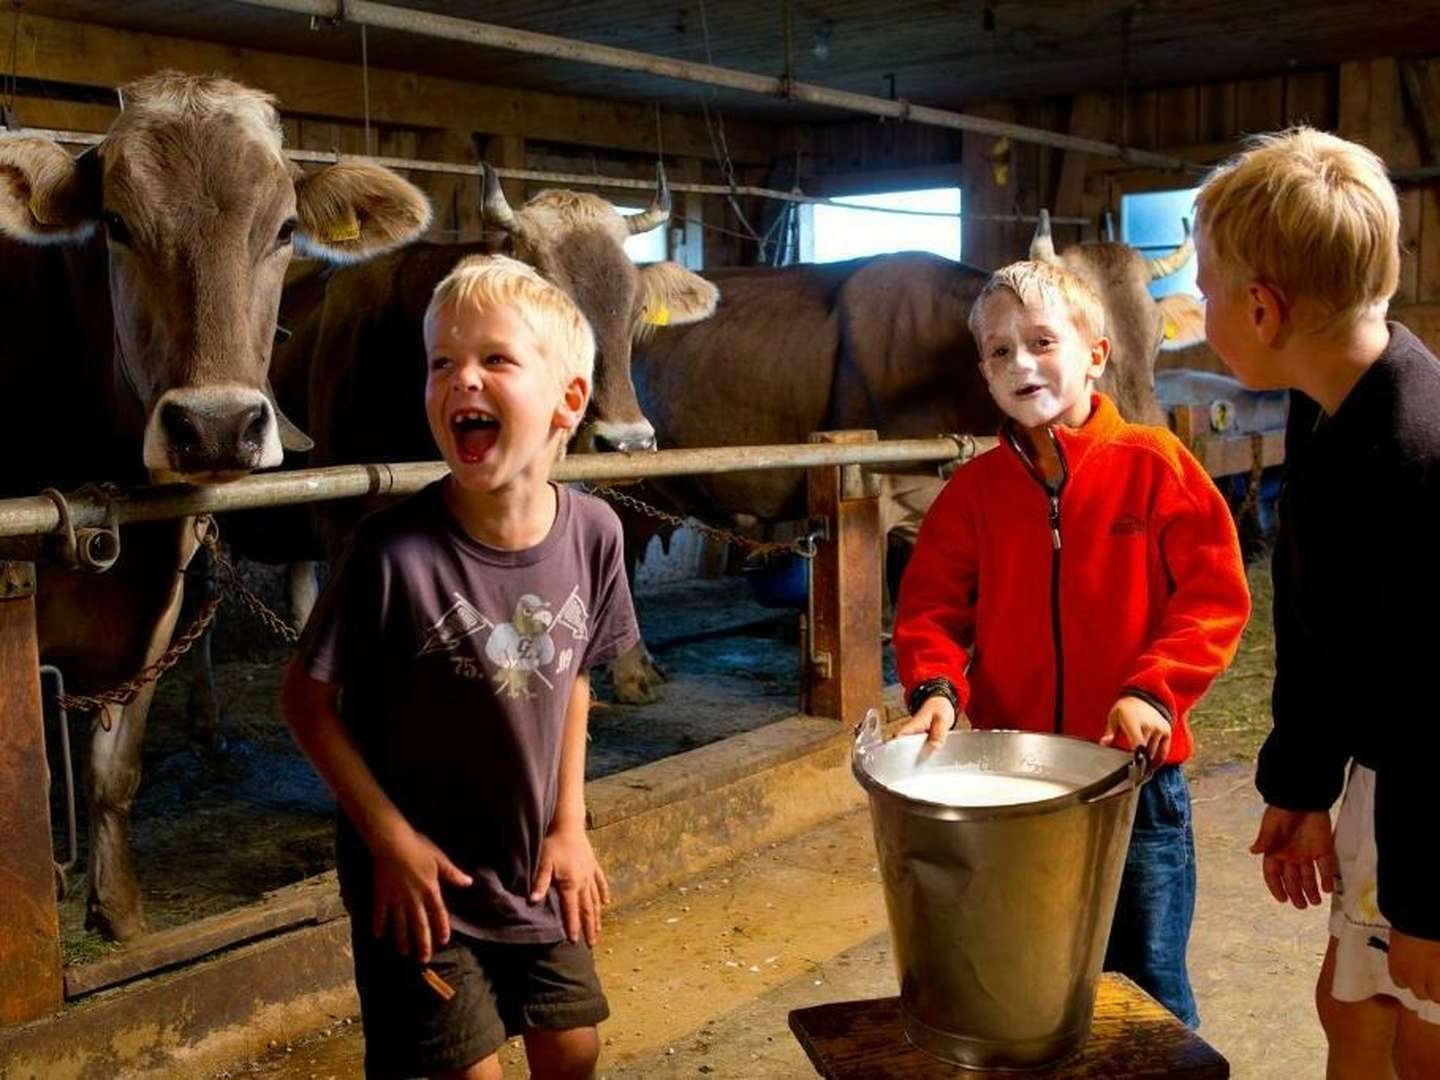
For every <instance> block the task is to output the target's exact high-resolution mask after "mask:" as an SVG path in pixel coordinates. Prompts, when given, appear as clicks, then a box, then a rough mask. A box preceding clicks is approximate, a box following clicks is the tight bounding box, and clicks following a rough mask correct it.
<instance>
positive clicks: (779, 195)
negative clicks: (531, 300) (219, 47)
mask: <svg viewBox="0 0 1440 1080" xmlns="http://www.w3.org/2000/svg"><path fill="white" fill-rule="evenodd" d="M6 133H7V134H13V135H30V136H35V137H38V138H44V139H52V140H54V141H55V142H58V143H68V144H70V145H74V146H94V145H96V144H97V143H99V142H101V141H102V140H103V139H104V136H103V135H93V134H90V133H88V132H83V131H57V130H55V129H53V128H13V129H10V130H9V131H8V132H6ZM283 153H284V154H285V156H286V157H287V158H289V159H290V160H291V161H298V162H302V163H304V164H323V165H333V164H335V163H336V162H340V161H368V162H371V163H372V164H375V165H382V166H384V167H385V168H387V169H407V170H409V171H411V172H430V173H446V174H453V175H455V176H481V175H483V173H484V167H483V166H480V165H466V164H464V163H462V162H455V161H428V160H425V159H422V158H399V157H386V156H384V155H381V154H341V153H339V152H337V151H331V150H300V149H286V150H284V151H283ZM490 168H491V169H493V170H494V172H495V174H496V175H497V176H499V177H500V178H501V179H502V180H524V181H529V182H531V183H537V184H579V185H582V186H588V187H599V188H615V189H624V190H627V191H644V192H646V193H647V194H648V193H651V192H653V191H654V190H655V181H654V180H635V179H632V178H631V177H628V176H600V175H598V174H596V173H567V172H552V171H549V170H545V169H509V168H501V167H497V166H494V165H492V166H490ZM669 186H670V190H671V191H683V192H687V193H690V194H695V195H727V196H728V195H731V194H736V195H745V196H748V197H751V198H756V199H772V200H774V201H776V202H790V203H808V204H810V205H813V206H838V207H842V208H844V209H847V210H861V211H865V212H870V213H877V214H903V215H906V216H908V217H929V218H958V219H961V220H965V221H993V222H1001V223H1008V224H1026V223H1034V222H1036V221H1039V220H1040V217H1039V215H1038V214H967V213H963V212H962V213H959V214H951V213H945V212H943V211H936V210H901V209H887V208H885V207H883V206H857V205H855V204H853V203H843V202H838V201H836V200H835V199H827V198H823V197H821V196H818V195H804V194H800V193H799V192H794V191H779V190H776V189H774V188H763V187H754V186H752V185H748V184H747V185H741V186H739V187H736V188H735V189H734V191H733V192H732V191H731V189H730V188H728V187H726V186H725V185H724V184H687V183H672V184H670V185H669ZM1050 224H1052V225H1070V226H1073V227H1075V228H1081V229H1083V228H1085V227H1087V226H1089V225H1090V224H1091V221H1090V219H1089V218H1083V217H1055V216H1052V217H1051V218H1050Z"/></svg>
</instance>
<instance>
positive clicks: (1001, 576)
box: [895, 262, 1250, 1027]
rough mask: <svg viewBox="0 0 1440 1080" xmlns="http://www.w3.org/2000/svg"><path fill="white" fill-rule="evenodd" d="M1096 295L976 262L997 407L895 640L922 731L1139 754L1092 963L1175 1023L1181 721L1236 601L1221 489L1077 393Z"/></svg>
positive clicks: (1236, 624)
mask: <svg viewBox="0 0 1440 1080" xmlns="http://www.w3.org/2000/svg"><path fill="white" fill-rule="evenodd" d="M1104 319H1105V313H1104V309H1103V307H1102V306H1101V303H1100V300H1099V298H1098V297H1097V296H1096V295H1095V293H1094V292H1093V291H1092V290H1091V289H1090V287H1089V286H1088V285H1087V284H1086V283H1085V282H1084V281H1083V280H1082V279H1081V278H1079V277H1078V276H1077V275H1075V274H1072V273H1071V272H1069V271H1068V270H1066V269H1065V268H1064V267H1063V266H1062V265H1058V264H1053V263H1048V262H1019V263H1014V264H1012V265H1010V266H1007V267H1005V268H1003V269H1001V270H999V271H997V272H996V273H995V275H994V276H993V277H992V278H991V279H990V281H989V283H988V284H987V285H986V286H985V288H984V290H983V291H982V292H981V294H980V296H979V297H978V298H977V299H976V301H975V305H974V307H973V308H972V309H971V312H970V328H971V332H972V333H973V334H974V336H975V340H976V341H977V342H978V344H979V348H980V365H981V371H982V373H983V374H984V376H985V380H986V382H987V384H988V385H989V388H990V393H991V394H992V395H993V396H994V398H995V401H996V403H997V404H998V405H999V406H1000V408H1001V409H1002V410H1003V411H1004V412H1005V414H1006V415H1007V417H1008V418H1009V419H1008V420H1007V421H1006V423H1005V425H1004V427H1003V428H1002V429H1001V436H1002V438H1001V445H1000V446H999V447H998V448H997V449H995V450H994V451H992V452H991V453H988V454H984V455H982V456H981V457H980V458H978V459H976V460H975V461H974V462H972V463H970V464H968V465H966V466H965V467H963V468H961V469H959V470H958V471H957V472H956V473H955V475H954V476H953V477H952V478H951V480H950V482H949V483H948V484H947V485H946V486H945V490H944V491H943V492H942V493H941V494H940V496H939V498H938V499H936V501H935V504H934V506H933V507H932V508H931V510H930V512H929V513H928V514H927V515H926V517H925V521H924V523H923V524H922V525H921V527H920V536H919V539H918V541H917V543H916V547H915V553H914V555H913V556H912V558H911V560H910V565H909V567H908V568H907V570H906V572H905V577H904V580H903V581H902V583H901V587H900V604H899V608H898V610H897V612H896V618H895V652H896V657H897V659H898V661H899V666H900V679H901V682H903V683H904V685H905V687H906V690H907V692H908V701H909V703H910V711H911V714H912V719H911V720H910V721H908V722H907V723H906V724H905V725H904V726H903V727H902V728H901V729H900V730H901V732H902V733H908V732H921V731H928V732H929V736H930V739H931V741H933V742H936V743H939V742H941V741H943V739H944V737H945V732H947V731H949V730H950V728H952V727H953V726H954V725H955V722H956V718H957V714H958V713H960V712H964V713H965V714H966V715H967V716H968V718H969V720H970V723H971V724H972V725H973V726H975V727H979V728H1018V729H1021V730H1026V731H1047V732H1056V733H1063V734H1067V735H1075V736H1079V737H1081V738H1086V739H1094V740H1096V741H1098V742H1100V743H1102V744H1106V745H1109V744H1111V743H1116V744H1118V745H1124V746H1141V745H1143V746H1145V747H1146V749H1147V750H1148V752H1149V755H1150V759H1151V761H1153V762H1154V763H1155V764H1156V766H1157V771H1156V773H1155V775H1154V777H1153V778H1152V779H1151V780H1150V781H1149V782H1148V783H1147V784H1146V785H1145V786H1144V787H1143V788H1142V789H1141V796H1140V805H1139V807H1138V809H1137V811H1136V816H1135V828H1134V832H1133V834H1132V837H1131V841H1130V850H1129V853H1128V856H1127V858H1126V864H1125V873H1124V877H1123V879H1122V881H1121V886H1120V899H1119V901H1118V904H1117V907H1116V911H1115V921H1114V925H1113V927H1112V929H1111V932H1110V944H1109V948H1108V950H1107V954H1106V964H1105V966H1106V967H1107V968H1108V969H1111V970H1116V971H1121V972H1123V973H1125V974H1126V975H1128V976H1130V977H1131V978H1132V979H1134V980H1135V981H1136V982H1137V983H1139V984H1140V985H1141V986H1142V987H1144V988H1145V989H1146V990H1147V991H1149V992H1150V993H1151V994H1152V995H1154V996H1155V997H1156V998H1157V999H1158V1000H1159V1001H1160V1002H1161V1003H1163V1004H1164V1005H1165V1006H1166V1007H1167V1008H1169V1009H1170V1010H1171V1011H1172V1012H1174V1013H1175V1014H1176V1015H1177V1016H1179V1017H1180V1018H1181V1019H1182V1020H1184V1021H1185V1022H1186V1023H1187V1024H1189V1025H1191V1026H1192V1027H1194V1026H1195V1025H1197V1024H1198V1023H1199V1018H1198V1015H1197V1013H1196V1010H1195V998H1194V994H1193V993H1192V992H1191V989H1190V980H1189V976H1188V974H1187V973H1186V970H1185V950H1186V945H1187V942H1188V941H1189V936H1190V923H1191V919H1192V917H1193V914H1194V908H1195V841H1194V834H1193V832H1192V831H1191V826H1190V794H1189V789H1188V787H1187V786H1186V783H1185V777H1184V774H1183V772H1182V771H1181V770H1180V768H1179V764H1180V763H1181V762H1183V761H1184V760H1185V759H1186V758H1188V757H1189V756H1190V750H1191V738H1190V730H1189V727H1188V726H1187V725H1186V722H1185V717H1186V714H1187V713H1188V712H1189V711H1190V709H1191V707H1192V706H1193V705H1194V704H1195V702H1196V701H1198V700H1199V698H1200V697H1201V695H1202V694H1204V692H1205V691H1206V689H1208V688H1209V686H1210V683H1211V682H1212V681H1213V680H1214V679H1215V677H1216V676H1217V675H1219V674H1220V672H1221V671H1223V670H1224V668H1225V666H1226V665H1227V664H1228V663H1229V662H1230V660H1231V658H1232V657H1233V656H1234V654H1235V648H1236V645H1237V644H1238V642H1239V640H1240V632H1241V631H1242V630H1243V629H1244V627H1245V622H1246V620H1247V619H1248V618H1249V615H1250V594H1249V590H1248V588H1247V586H1246V582H1245V570H1244V565H1243V563H1242V561H1241V557H1240V546H1239V542H1238V540H1237V538H1236V535H1235V526H1234V523H1233V522H1232V521H1231V519H1230V512H1229V510H1228V508H1227V507H1226V505H1225V501H1224V499H1222V498H1221V496H1220V493H1219V492H1218V491H1217V490H1216V489H1215V485H1214V484H1213V483H1212V482H1211V480H1210V478H1209V477H1208V476H1207V475H1206V474H1205V471H1204V470H1203V469H1202V468H1201V467H1200V464H1199V462H1197V461H1196V460H1195V459H1194V457H1192V456H1191V455H1190V453H1189V452H1188V451H1187V450H1186V449H1185V448H1184V447H1183V446H1182V445H1181V444H1180V442H1179V440H1177V439H1176V438H1175V436H1174V435H1172V434H1171V433H1170V432H1169V431H1166V430H1164V429H1163V428H1152V427H1142V426H1139V425H1135V424H1130V423H1127V422H1126V421H1125V420H1123V419H1121V417H1120V414H1119V413H1118V412H1117V411H1116V408H1115V405H1114V403H1113V402H1111V401H1110V400H1109V399H1108V398H1107V397H1105V396H1104V395H1102V394H1099V393H1096V392H1095V390H1094V384H1095V381H1096V380H1097V379H1098V378H1099V377H1100V375H1101V374H1102V373H1103V372H1104V370H1105V363H1106V360H1107V359H1108V357H1109V352H1110V344H1109V341H1108V340H1107V339H1106V338H1105V326H1104Z"/></svg>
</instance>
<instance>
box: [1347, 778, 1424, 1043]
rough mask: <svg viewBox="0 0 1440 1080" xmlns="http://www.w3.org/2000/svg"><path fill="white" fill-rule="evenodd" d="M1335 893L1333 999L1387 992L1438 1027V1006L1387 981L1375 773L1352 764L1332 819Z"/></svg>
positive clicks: (1386, 932)
mask: <svg viewBox="0 0 1440 1080" xmlns="http://www.w3.org/2000/svg"><path fill="white" fill-rule="evenodd" d="M1335 861H1336V863H1337V864H1338V868H1337V872H1336V876H1335V895H1334V897H1333V899H1332V900H1331V902H1330V935H1331V936H1332V937H1334V938H1335V980H1334V984H1333V985H1332V987H1331V995H1332V996H1333V997H1334V998H1335V1000H1336V1001H1364V1000H1365V999H1366V998H1371V997H1374V996H1375V995H1377V994H1386V995H1388V996H1390V997H1392V998H1394V999H1395V1000H1396V1001H1398V1002H1400V1004H1401V1005H1403V1006H1405V1008H1407V1009H1409V1010H1410V1011H1411V1012H1413V1013H1415V1014H1416V1015H1417V1016H1419V1017H1420V1019H1421V1020H1425V1021H1427V1022H1428V1023H1431V1024H1440V1004H1437V1003H1435V1002H1433V1001H1421V1000H1420V999H1419V998H1417V997H1416V996H1415V995H1414V994H1412V993H1411V992H1410V991H1409V990H1402V989H1401V988H1400V987H1398V986H1396V985H1395V983H1394V982H1393V981H1391V979H1390V964H1389V955H1388V953H1387V952H1386V950H1387V949H1388V947H1389V945H1390V923H1389V922H1388V921H1387V920H1386V918H1385V916H1384V915H1381V914H1380V905H1379V903H1378V899H1377V897H1378V893H1379V886H1378V876H1377V873H1376V868H1377V867H1378V865H1379V861H1380V860H1379V856H1378V854H1377V852H1376V849H1375V770H1373V769H1367V768H1366V767H1365V766H1364V765H1355V766H1354V767H1353V768H1352V769H1351V770H1350V783H1349V785H1348V786H1347V787H1346V789H1345V801H1344V802H1343V803H1341V804H1340V816H1339V818H1337V819H1336V821H1335Z"/></svg>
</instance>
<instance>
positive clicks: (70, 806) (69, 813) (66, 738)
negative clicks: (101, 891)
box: [40, 664, 80, 874]
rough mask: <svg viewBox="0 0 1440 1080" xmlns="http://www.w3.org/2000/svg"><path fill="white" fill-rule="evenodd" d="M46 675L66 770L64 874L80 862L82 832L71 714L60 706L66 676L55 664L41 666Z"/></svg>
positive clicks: (63, 698)
mask: <svg viewBox="0 0 1440 1080" xmlns="http://www.w3.org/2000/svg"><path fill="white" fill-rule="evenodd" d="M46 675H49V676H50V677H51V678H53V679H54V680H55V722H56V725H57V726H58V729H59V732H60V760H61V764H62V765H63V766H64V769H65V839H66V841H67V846H66V853H67V854H68V855H69V856H70V857H69V858H68V859H66V860H65V861H64V862H63V863H61V864H60V872H61V873H62V874H63V873H65V872H66V871H68V870H71V869H73V868H74V866H75V864H76V863H77V862H79V861H80V830H79V828H78V827H77V826H76V824H75V766H74V763H73V760H72V757H71V754H70V713H69V711H68V710H67V709H66V708H65V706H64V705H62V704H60V703H61V702H62V701H64V700H65V676H64V674H62V673H61V671H60V669H59V668H58V667H56V666H55V665H54V664H41V665H40V677H41V678H42V679H43V678H44V677H45V676H46Z"/></svg>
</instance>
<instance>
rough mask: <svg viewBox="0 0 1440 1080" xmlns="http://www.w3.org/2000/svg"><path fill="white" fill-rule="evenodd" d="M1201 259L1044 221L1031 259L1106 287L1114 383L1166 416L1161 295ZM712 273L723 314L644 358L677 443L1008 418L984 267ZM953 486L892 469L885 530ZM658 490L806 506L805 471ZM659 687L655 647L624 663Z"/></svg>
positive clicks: (664, 439) (664, 422)
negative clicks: (980, 341) (989, 358)
mask: <svg viewBox="0 0 1440 1080" xmlns="http://www.w3.org/2000/svg"><path fill="white" fill-rule="evenodd" d="M1192 252H1193V248H1192V246H1191V245H1190V242H1189V240H1188V239H1187V240H1186V242H1185V243H1184V244H1183V245H1182V246H1181V247H1180V248H1179V249H1177V250H1176V251H1175V252H1174V253H1172V254H1171V255H1168V256H1165V257H1163V258H1160V259H1152V260H1149V261H1148V262H1147V261H1146V260H1145V259H1144V258H1143V257H1142V256H1141V255H1140V254H1139V253H1138V252H1137V251H1135V250H1134V249H1133V248H1130V247H1128V246H1126V245H1124V244H1114V243H1097V244H1079V245H1076V246H1073V247H1071V248H1069V249H1068V250H1066V251H1065V252H1064V254H1063V255H1059V256H1057V255H1056V253H1055V249H1054V245H1053V243H1052V241H1051V238H1050V227H1049V219H1048V216H1047V215H1045V214H1043V213H1042V215H1041V224H1040V226H1039V228H1038V229H1037V231H1036V235H1035V238H1034V241H1033V242H1032V245H1031V251H1030V255H1031V258H1036V259H1044V260H1047V261H1055V262H1060V263H1063V264H1064V265H1065V266H1067V267H1069V268H1070V269H1071V270H1073V271H1074V272H1076V273H1077V274H1079V275H1080V276H1081V277H1083V278H1085V280H1086V281H1088V282H1089V283H1090V284H1091V285H1092V286H1093V287H1094V288H1095V290H1096V292H1097V293H1098V294H1099V296H1100V298H1101V300H1102V301H1103V303H1104V305H1105V311H1106V324H1107V333H1108V336H1109V338H1110V342H1111V359H1110V363H1109V366H1108V368H1107V370H1106V372H1105V376H1104V378H1103V379H1102V380H1101V384H1100V386H1101V389H1102V390H1104V391H1106V392H1107V393H1109V394H1110V395H1111V396H1112V397H1113V398H1114V399H1115V400H1116V402H1117V404H1118V405H1119V407H1120V409H1121V411H1122V412H1123V413H1124V414H1125V415H1126V416H1127V417H1129V418H1130V419H1132V420H1138V421H1141V422H1144V423H1154V424H1160V423H1164V417H1163V414H1162V413H1161V411H1160V407H1159V405H1158V403H1157V401H1156V398H1155V390H1154V361H1155V353H1156V351H1157V349H1158V348H1159V346H1160V343H1161V340H1162V338H1163V337H1164V335H1165V333H1166V328H1165V312H1166V311H1167V310H1168V308H1169V307H1170V306H1171V305H1172V303H1178V302H1172V301H1171V300H1170V299H1169V298H1167V299H1166V300H1163V301H1159V302H1157V301H1155V300H1154V299H1152V298H1151V296H1150V293H1149V289H1148V285H1149V283H1150V282H1151V281H1152V280H1154V279H1155V278H1157V277H1161V276H1165V275H1168V274H1171V273H1174V272H1175V271H1176V270H1178V269H1179V268H1180V267H1181V266H1183V265H1184V263H1185V262H1186V260H1188V259H1189V258H1190V256H1191V254H1192ZM706 276H707V277H708V278H709V279H710V280H711V281H713V282H715V283H716V284H717V285H719V287H720V293H721V301H720V305H719V307H718V308H717V310H716V312H715V315H714V317H713V318H711V319H710V320H708V321H707V322H704V323H699V324H697V325H695V326H691V327H680V328H676V329H668V330H660V331H657V332H656V333H655V334H654V335H653V337H652V338H651V339H650V341H649V342H648V344H646V345H645V346H644V347H643V348H641V349H638V350H637V352H636V356H635V361H634V365H633V370H634V377H635V385H636V391H637V393H638V394H639V395H640V401H641V404H642V406H643V407H644V409H645V414H646V416H648V417H649V418H650V420H651V422H652V423H653V424H654V425H655V430H656V433H657V435H658V438H659V443H660V445H661V446H662V447H664V448H667V449H668V448H671V447H697V446H728V445H746V444H764V443H794V442H804V441H805V440H806V438H807V437H808V435H809V434H810V433H811V432H812V431H821V430H834V429H841V428H874V429H877V430H878V431H879V433H880V436H881V437H882V438H892V439H894V438H915V437H927V436H932V435H937V434H941V433H945V432H954V433H969V434H993V433H994V431H995V430H996V427H997V425H998V423H999V420H1000V414H999V412H998V411H997V409H996V408H995V405H994V403H993V402H992V401H991V399H990V395H989V393H988V391H987V390H986V387H985V380H984V379H983V378H982V377H981V375H980V370H979V362H978V357H977V352H976V346H975V342H974V340H973V339H972V338H971V336H970V330H969V327H968V326H967V325H966V319H967V317H968V315H969V311H970V305H971V303H972V301H973V300H974V298H975V296H976V294H977V293H978V292H979V290H980V288H981V286H982V285H983V284H984V283H985V280H986V278H987V276H988V275H987V274H986V273H985V272H984V271H981V270H977V269H974V268H972V267H968V266H964V265H962V264H957V263H953V262H950V261H948V260H946V259H942V258H939V257H937V256H933V255H925V254H919V253H913V252H912V253H906V254H899V255H885V256H877V257H873V258H867V259H855V260H851V261H849V262H842V263H831V264H826V265H801V266H791V267H784V268H779V269H773V268H753V269H734V270H719V271H715V272H712V273H710V274H707V275H706ZM939 486H940V485H939V481H938V480H936V479H933V478H928V477H914V476H903V477H890V478H887V480H886V482H885V484H884V485H883V491H884V501H883V504H882V505H883V507H884V521H883V525H884V527H885V528H886V529H887V530H888V529H891V528H899V529H901V530H902V535H907V534H908V535H910V536H912V537H913V533H914V530H915V529H916V528H917V527H918V524H919V519H920V517H921V516H923V514H924V511H925V509H926V508H927V507H928V506H929V504H930V501H931V500H933V498H934V497H935V495H936V494H937V493H938V491H939ZM656 487H657V488H658V489H659V490H661V491H662V492H663V493H664V494H665V495H666V496H667V497H668V498H669V500H670V501H671V502H672V503H674V504H675V506H677V507H678V508H680V509H681V510H682V511H684V512H686V513H690V514H694V515H695V516H697V517H700V518H702V519H708V520H711V521H717V520H718V521H725V520H727V519H728V520H735V519H736V518H737V517H743V518H758V519H760V520H763V521H774V520H779V519H787V518H797V517H801V516H803V514H804V485H803V474H802V473H799V472H791V471H779V472H752V473H725V474H717V475H714V476H697V477H686V478H673V479H666V480H663V481H657V483H656ZM656 681H657V672H655V671H654V669H653V668H651V667H650V666H649V665H648V664H647V663H646V662H645V657H644V654H643V652H636V653H633V654H631V655H630V656H629V657H628V658H627V663H626V664H625V665H624V666H617V671H616V691H617V694H618V695H619V696H620V697H621V698H622V699H623V700H628V701H647V700H651V699H653V697H654V693H655V683H656Z"/></svg>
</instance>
